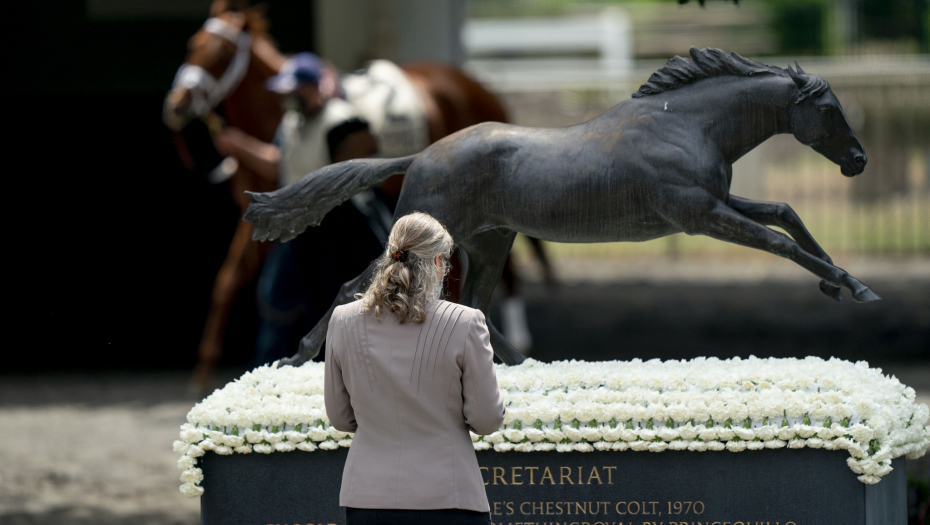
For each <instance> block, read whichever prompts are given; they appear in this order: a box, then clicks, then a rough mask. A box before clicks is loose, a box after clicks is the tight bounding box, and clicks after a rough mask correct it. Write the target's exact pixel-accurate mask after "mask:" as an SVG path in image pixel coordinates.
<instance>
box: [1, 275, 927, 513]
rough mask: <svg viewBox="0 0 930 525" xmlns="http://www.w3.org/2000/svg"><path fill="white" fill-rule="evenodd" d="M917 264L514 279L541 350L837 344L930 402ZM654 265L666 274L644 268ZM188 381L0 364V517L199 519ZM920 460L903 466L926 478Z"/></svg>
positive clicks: (597, 352) (606, 352)
mask: <svg viewBox="0 0 930 525" xmlns="http://www.w3.org/2000/svg"><path fill="white" fill-rule="evenodd" d="M925 268H926V266H924V265H920V266H919V268H918V270H919V271H918V272H916V275H915V273H914V272H913V271H912V272H908V271H898V270H895V269H894V268H891V269H890V270H888V271H887V272H885V273H884V274H876V275H872V276H870V280H868V281H866V279H865V277H863V280H864V281H866V282H868V283H869V284H870V285H871V286H872V288H873V289H875V290H876V292H878V293H879V294H880V295H882V296H883V297H884V299H885V300H884V301H881V302H879V303H874V304H870V305H857V304H855V303H852V302H851V301H849V300H848V297H847V300H846V301H844V302H843V303H840V304H836V303H833V302H831V301H829V300H828V299H826V298H824V297H822V296H821V295H820V293H819V291H817V289H816V286H817V283H816V280H812V279H810V278H809V277H807V276H806V275H801V274H795V273H793V270H784V272H787V273H785V274H784V275H782V274H778V273H777V272H776V273H775V274H772V273H771V272H769V273H767V274H765V273H764V274H762V275H761V277H760V276H759V274H758V273H756V274H753V273H752V272H749V273H747V274H746V275H743V276H742V277H741V276H740V275H738V274H736V273H735V272H736V271H735V270H734V272H732V273H731V274H730V275H729V278H728V279H727V278H726V277H727V275H726V270H724V271H723V275H722V276H721V278H720V279H719V280H716V279H710V281H712V282H711V284H707V280H708V279H709V278H708V277H707V272H701V271H700V269H699V268H689V269H687V270H685V269H683V268H682V267H678V268H675V267H674V266H672V267H668V268H664V269H662V268H659V269H655V268H653V269H652V270H653V271H652V272H649V271H645V270H643V269H639V270H637V269H636V267H635V265H634V266H633V267H632V269H631V267H629V266H627V267H624V268H611V267H610V266H609V265H604V264H596V263H595V264H593V265H592V266H591V267H589V268H588V269H585V268H584V267H582V266H578V265H575V266H572V267H571V269H569V268H568V267H565V268H562V269H561V271H562V273H561V275H560V279H561V282H562V284H561V285H560V286H559V287H558V288H557V289H549V288H547V287H545V286H544V285H543V284H541V283H538V282H530V283H527V284H525V285H524V287H523V292H524V296H525V297H526V301H527V312H528V318H529V322H530V328H531V331H532V333H533V336H534V338H535V341H536V344H535V347H534V350H533V354H532V355H533V357H535V358H537V359H540V360H546V361H549V360H554V359H566V358H577V359H588V360H603V359H630V358H633V357H640V358H644V359H648V358H652V357H660V358H664V359H672V358H674V359H680V358H688V357H693V356H698V355H718V356H721V357H728V356H732V355H742V356H745V355H749V354H755V355H758V356H768V355H774V356H783V357H784V356H803V355H808V354H813V355H821V356H824V357H829V356H831V355H836V356H838V357H843V358H846V359H853V360H857V359H867V360H869V362H870V363H871V364H872V365H873V366H880V367H882V368H883V370H884V371H885V373H889V374H895V375H896V376H897V377H898V378H899V379H901V380H902V381H903V382H905V383H906V384H909V385H911V386H913V387H914V388H915V389H916V390H917V391H918V395H919V396H920V398H921V401H922V402H928V403H930V300H928V299H927V298H928V297H930V279H926V278H924V277H923V275H921V274H920V272H923V271H924V270H925ZM662 271H666V273H667V274H668V275H672V276H674V278H669V277H668V275H666V276H665V277H664V278H662V279H655V278H653V277H650V276H654V275H656V274H657V272H658V274H661V272H662ZM715 271H718V272H720V270H719V269H718V270H715ZM692 274H693V275H694V278H687V276H688V275H692ZM599 275H600V277H598V276H599ZM592 276H594V277H592ZM605 276H606V277H605ZM682 276H684V277H682ZM595 277H596V278H595ZM495 316H496V313H494V312H492V319H493V318H494V317H495ZM239 373H241V370H228V371H226V372H225V373H224V376H223V377H222V378H220V381H218V383H219V384H222V383H223V382H225V381H226V380H228V379H231V378H233V377H235V376H237V375H238V374H239ZM186 381H187V374H186V373H185V372H184V371H175V372H164V373H152V372H150V373H140V372H133V373H119V372H102V373H98V374H74V373H71V374H65V373H62V374H46V375H35V374H33V375H9V374H6V375H0V523H3V524H5V525H6V524H10V525H20V524H43V525H44V524H53V523H54V524H56V525H63V524H65V525H67V524H80V525H84V524H91V523H93V524H105V525H108V524H114V525H116V524H119V525H122V524H126V525H129V524H132V525H162V524H165V525H167V524H172V525H174V524H178V525H180V524H191V525H193V524H195V523H198V522H199V502H198V500H196V499H187V498H185V497H184V496H182V495H181V494H180V493H179V492H178V485H179V482H178V479H177V478H178V471H177V469H176V468H175V461H176V458H175V456H174V454H173V453H172V451H171V442H172V441H173V440H174V439H176V437H177V431H178V426H179V425H180V424H181V423H182V422H183V421H184V418H185V414H186V413H187V411H188V410H189V409H190V407H191V406H192V405H193V403H194V402H195V399H194V398H193V397H190V396H189V394H188V390H187V383H186ZM928 465H930V462H928V460H927V458H926V457H925V458H924V459H922V460H920V461H917V462H914V461H912V462H909V465H908V471H909V473H910V474H912V475H915V476H919V477H923V478H927V477H930V473H928Z"/></svg>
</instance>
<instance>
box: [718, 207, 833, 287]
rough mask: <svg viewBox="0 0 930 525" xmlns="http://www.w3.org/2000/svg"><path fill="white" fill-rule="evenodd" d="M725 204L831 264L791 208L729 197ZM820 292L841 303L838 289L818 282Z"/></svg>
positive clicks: (830, 260) (829, 259)
mask: <svg viewBox="0 0 930 525" xmlns="http://www.w3.org/2000/svg"><path fill="white" fill-rule="evenodd" d="M727 204H729V205H730V207H731V208H733V209H734V210H736V211H738V212H739V213H741V214H742V215H744V216H745V217H747V218H749V219H752V220H754V221H756V222H758V223H760V224H765V225H773V226H778V227H779V228H781V229H783V230H785V231H786V232H788V234H789V235H791V237H793V238H794V240H795V241H797V243H798V244H800V245H801V247H802V248H804V250H806V251H807V252H808V253H810V254H813V255H815V256H817V257H818V258H819V259H820V260H822V261H824V262H825V263H827V264H831V265H832V264H833V259H831V258H830V256H829V255H827V252H825V251H823V248H821V247H820V245H819V244H817V241H815V240H814V237H813V236H812V235H811V234H810V232H809V231H807V227H806V226H804V223H803V222H801V218H800V217H798V214H797V213H795V211H794V210H793V209H791V206H788V205H787V204H784V203H780V202H766V201H756V200H752V199H745V198H743V197H737V196H736V195H730V198H729V199H728V200H727ZM820 290H821V291H822V292H823V293H824V294H826V295H827V297H830V298H831V299H834V300H836V301H842V300H843V295H842V294H841V293H840V288H839V287H837V286H833V285H832V284H830V283H828V282H827V281H824V280H821V281H820Z"/></svg>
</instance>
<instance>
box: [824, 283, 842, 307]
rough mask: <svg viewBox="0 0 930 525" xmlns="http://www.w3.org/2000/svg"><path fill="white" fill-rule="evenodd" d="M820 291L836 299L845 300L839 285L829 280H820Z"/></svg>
mask: <svg viewBox="0 0 930 525" xmlns="http://www.w3.org/2000/svg"><path fill="white" fill-rule="evenodd" d="M820 291H821V292H823V294H824V295H826V296H827V297H829V298H830V299H833V300H834V301H837V302H842V301H843V293H842V290H840V287H839V286H833V285H832V284H830V283H828V282H827V281H820Z"/></svg>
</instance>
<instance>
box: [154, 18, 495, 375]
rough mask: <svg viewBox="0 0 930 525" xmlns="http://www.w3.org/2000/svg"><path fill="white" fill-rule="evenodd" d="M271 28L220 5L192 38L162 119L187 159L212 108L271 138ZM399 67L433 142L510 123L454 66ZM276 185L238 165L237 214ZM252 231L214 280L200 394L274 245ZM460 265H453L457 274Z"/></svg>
mask: <svg viewBox="0 0 930 525" xmlns="http://www.w3.org/2000/svg"><path fill="white" fill-rule="evenodd" d="M266 26H267V22H266V20H265V18H264V16H263V15H262V14H261V13H260V12H259V11H258V10H257V9H255V8H242V9H232V8H229V5H228V3H227V2H225V1H223V0H217V1H216V2H214V3H213V5H212V6H211V9H210V18H209V19H208V20H207V22H206V23H205V24H204V26H203V27H202V28H201V29H200V30H199V31H198V32H197V33H196V34H194V36H193V37H192V38H191V39H190V42H189V48H190V51H189V54H188V56H187V59H186V61H185V63H184V64H183V65H182V67H181V69H180V70H179V71H178V75H177V77H176V78H175V82H174V85H173V87H172V89H171V91H169V92H168V94H167V96H166V97H165V104H164V114H163V118H164V121H165V124H166V125H167V126H168V127H169V128H170V129H171V130H173V131H174V132H175V143H176V145H177V146H178V150H179V151H178V153H179V156H181V157H182V161H183V160H184V159H185V157H186V158H188V159H189V157H190V155H189V154H188V152H187V151H186V150H185V146H184V143H183V140H182V138H181V136H180V131H181V130H182V129H183V128H184V127H185V126H186V125H187V124H188V123H189V122H190V121H191V120H193V119H196V118H200V119H201V120H204V122H205V123H206V124H207V127H208V128H209V129H210V130H211V131H212V132H217V131H219V129H220V128H221V126H222V119H220V118H219V117H218V116H217V115H216V114H215V113H214V111H213V110H214V109H215V108H216V107H217V106H219V107H221V108H222V113H223V114H224V115H225V121H226V123H227V124H228V125H231V126H235V127H237V128H239V129H241V130H242V131H244V132H245V133H247V134H249V135H252V136H254V137H256V138H258V139H259V140H262V141H264V142H271V141H272V139H273V137H274V135H275V131H276V129H277V127H278V124H279V122H280V120H281V117H282V115H283V109H282V106H281V101H280V98H279V96H278V95H276V94H274V93H271V92H270V91H268V90H266V89H265V80H266V79H268V78H269V77H271V76H272V75H274V74H276V73H277V72H278V70H279V69H280V68H281V66H282V65H283V63H284V61H285V57H284V56H283V55H282V54H281V53H280V52H279V51H278V50H277V49H276V48H275V46H274V44H273V43H272V41H271V39H270V37H269V36H268V34H267V31H266ZM245 46H250V47H249V48H248V49H246V48H245ZM401 69H402V70H403V71H404V73H405V74H406V75H407V77H408V78H409V80H410V81H411V83H412V84H413V85H414V86H415V87H416V88H417V89H418V91H419V92H420V93H421V95H422V101H423V106H424V107H425V109H426V117H427V121H428V125H429V138H430V143H433V142H435V141H437V140H439V139H441V138H443V137H445V136H447V135H449V134H451V133H455V132H456V131H459V130H461V129H464V128H467V127H469V126H471V125H473V124H477V123H480V122H506V121H507V118H506V113H505V112H504V109H503V107H502V106H501V104H500V103H499V102H498V101H497V99H496V98H495V97H494V96H493V95H492V94H491V93H489V92H488V91H486V90H485V89H484V88H483V87H481V85H479V84H478V83H477V82H475V81H474V80H472V79H470V78H469V77H467V76H466V75H465V74H464V73H462V72H461V71H459V70H457V69H454V68H451V67H448V66H444V65H440V64H433V63H415V64H409V65H404V66H402V67H401ZM187 164H188V167H189V168H191V167H192V166H190V165H189V164H190V162H188V163H187ZM397 182H399V180H398V181H397ZM277 187H278V182H277V180H276V179H275V180H272V179H270V178H268V177H267V175H265V176H262V175H260V174H257V173H253V172H250V171H248V170H247V169H245V168H244V167H243V166H242V165H241V164H240V165H239V166H238V167H235V173H234V174H232V177H231V178H230V189H231V191H232V196H233V200H234V201H235V203H236V205H237V206H238V207H239V209H240V216H241V213H242V212H244V211H245V209H246V207H247V206H248V199H246V198H245V193H244V192H245V191H250V192H267V191H272V190H274V189H277ZM397 190H398V191H399V188H397ZM252 229H253V226H252V225H251V224H249V223H247V222H244V221H239V222H238V224H237V226H236V232H235V234H234V235H233V240H232V243H231V244H230V246H229V251H228V252H227V254H226V259H225V260H224V262H223V265H222V266H221V267H220V270H219V273H218V274H217V276H216V280H215V282H214V285H213V293H212V296H211V301H210V308H209V311H208V313H207V319H206V323H205V326H204V330H203V335H202V337H201V340H200V345H199V347H198V355H197V366H196V368H195V370H194V375H193V378H192V386H193V387H194V388H196V389H199V390H203V389H205V388H207V386H208V385H209V383H210V380H211V377H212V374H213V371H214V369H215V367H216V365H217V363H218V362H219V359H220V357H221V355H222V351H223V334H224V332H225V329H226V323H227V321H228V319H229V314H230V311H231V309H232V306H233V303H234V301H235V298H236V296H237V294H238V293H239V291H240V290H241V289H242V287H243V286H245V285H246V284H248V283H249V282H250V281H252V279H254V278H255V276H256V275H257V274H258V272H259V270H260V269H261V265H262V262H263V261H264V259H265V256H266V253H267V250H268V246H269V244H268V243H258V242H254V241H252V240H251V237H252ZM459 267H460V265H455V269H456V270H458V268H459ZM458 271H460V270H458ZM453 277H455V276H453Z"/></svg>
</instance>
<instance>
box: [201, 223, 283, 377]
mask: <svg viewBox="0 0 930 525" xmlns="http://www.w3.org/2000/svg"><path fill="white" fill-rule="evenodd" d="M252 228H253V226H252V225H251V224H249V223H247V222H244V221H239V223H238V225H237V226H236V231H235V233H234V234H233V239H232V242H231V243H230V245H229V250H228V251H227V252H226V259H225V260H224V261H223V265H222V266H221V267H220V271H219V272H217V274H216V279H215V280H214V282H213V292H212V294H211V296H210V309H209V310H208V311H207V320H206V322H205V323H204V328H203V335H202V336H201V339H200V345H199V346H198V347H197V365H196V366H195V367H194V373H193V374H192V377H191V387H192V388H193V389H195V390H196V391H197V393H198V394H200V393H206V391H208V390H209V389H210V381H212V378H213V372H214V370H216V366H217V364H218V363H219V361H220V357H222V355H223V334H224V333H225V331H226V323H227V322H228V321H229V313H230V311H231V310H232V307H233V304H234V303H235V300H236V296H237V295H238V294H239V291H240V290H241V289H242V287H243V286H245V284H246V283H248V282H249V281H250V280H251V279H252V278H253V277H254V276H255V274H256V273H257V272H258V269H259V268H260V267H261V261H262V259H263V256H264V251H266V250H267V248H266V247H264V246H260V245H259V243H257V242H254V241H252V240H251V238H252Z"/></svg>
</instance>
